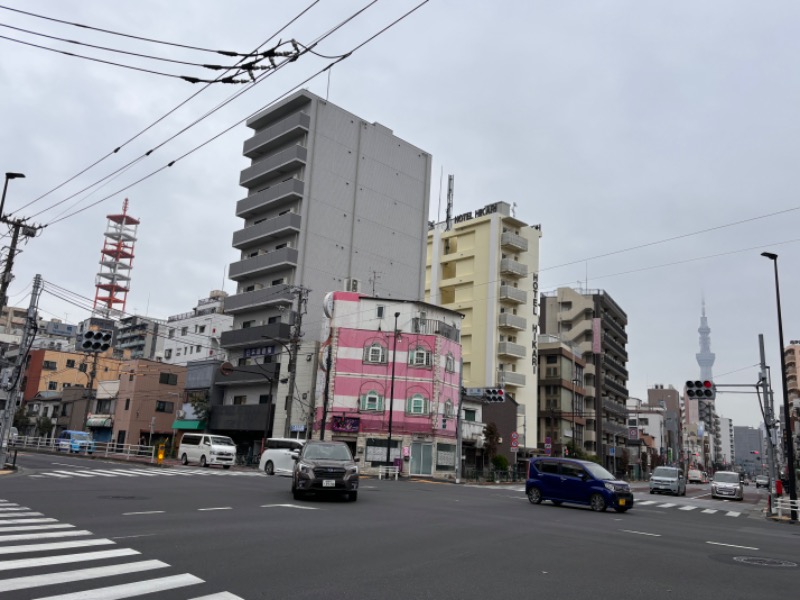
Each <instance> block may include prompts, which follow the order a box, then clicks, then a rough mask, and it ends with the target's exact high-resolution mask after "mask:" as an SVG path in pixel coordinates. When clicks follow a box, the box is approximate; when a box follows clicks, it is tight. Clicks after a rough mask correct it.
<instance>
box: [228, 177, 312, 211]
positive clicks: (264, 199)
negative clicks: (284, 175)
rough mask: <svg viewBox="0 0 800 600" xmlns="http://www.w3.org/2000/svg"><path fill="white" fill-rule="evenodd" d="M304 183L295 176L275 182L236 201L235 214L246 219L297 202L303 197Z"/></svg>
mask: <svg viewBox="0 0 800 600" xmlns="http://www.w3.org/2000/svg"><path fill="white" fill-rule="evenodd" d="M304 190H305V183H303V181H301V180H300V179H297V178H296V177H290V178H289V179H287V180H286V181H281V182H280V183H276V184H275V185H272V186H270V187H268V188H266V189H263V190H261V191H260V192H256V193H255V194H252V195H250V196H248V197H247V198H244V199H242V200H239V201H238V202H237V203H236V216H237V217H241V218H242V219H248V218H250V217H252V216H254V215H257V214H259V213H262V212H266V211H267V210H271V209H275V208H279V207H281V206H286V205H289V204H292V203H294V202H297V201H298V200H300V199H301V198H302V197H303V191H304Z"/></svg>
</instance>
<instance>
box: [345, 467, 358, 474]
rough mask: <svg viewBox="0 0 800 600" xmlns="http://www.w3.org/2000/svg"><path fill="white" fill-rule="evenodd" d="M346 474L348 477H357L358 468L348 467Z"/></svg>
mask: <svg viewBox="0 0 800 600" xmlns="http://www.w3.org/2000/svg"><path fill="white" fill-rule="evenodd" d="M347 474H348V475H358V466H355V467H350V468H349V469H347Z"/></svg>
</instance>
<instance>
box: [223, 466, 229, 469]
mask: <svg viewBox="0 0 800 600" xmlns="http://www.w3.org/2000/svg"><path fill="white" fill-rule="evenodd" d="M222 468H223V469H230V468H231V466H230V465H222Z"/></svg>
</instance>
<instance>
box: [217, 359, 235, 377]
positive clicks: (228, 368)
mask: <svg viewBox="0 0 800 600" xmlns="http://www.w3.org/2000/svg"><path fill="white" fill-rule="evenodd" d="M219 372H220V373H221V374H222V375H223V376H224V377H227V376H228V375H231V374H232V373H233V365H232V364H231V363H229V362H224V363H222V364H221V365H220V366H219Z"/></svg>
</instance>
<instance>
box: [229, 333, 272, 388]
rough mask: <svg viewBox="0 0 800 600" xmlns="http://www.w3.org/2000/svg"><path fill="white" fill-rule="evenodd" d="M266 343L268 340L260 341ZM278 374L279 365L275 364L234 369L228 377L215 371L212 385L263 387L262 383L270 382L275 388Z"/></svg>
mask: <svg viewBox="0 0 800 600" xmlns="http://www.w3.org/2000/svg"><path fill="white" fill-rule="evenodd" d="M266 341H268V340H262V342H266ZM280 372H281V365H280V363H277V362H273V363H267V364H258V365H249V366H246V367H234V371H233V373H231V374H230V375H223V374H222V373H220V372H219V371H217V372H216V373H215V375H214V383H215V384H217V385H221V386H226V385H263V384H264V383H270V382H271V383H272V385H273V386H275V387H277V384H278V377H279V375H280Z"/></svg>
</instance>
